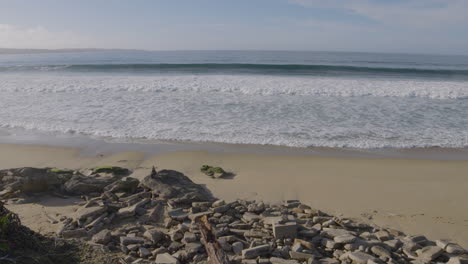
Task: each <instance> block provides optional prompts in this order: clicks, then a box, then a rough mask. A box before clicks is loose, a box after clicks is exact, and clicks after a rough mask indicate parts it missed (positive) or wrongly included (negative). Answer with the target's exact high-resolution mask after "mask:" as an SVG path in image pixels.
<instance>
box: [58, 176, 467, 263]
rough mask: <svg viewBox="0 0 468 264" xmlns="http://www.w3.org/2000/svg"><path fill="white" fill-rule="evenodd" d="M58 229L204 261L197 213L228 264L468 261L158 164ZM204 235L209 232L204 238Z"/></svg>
mask: <svg viewBox="0 0 468 264" xmlns="http://www.w3.org/2000/svg"><path fill="white" fill-rule="evenodd" d="M84 198H85V200H84V201H83V204H82V206H81V207H80V208H79V209H78V210H77V211H76V213H75V215H73V216H70V217H64V218H62V219H60V221H61V227H60V229H59V230H58V234H59V235H60V236H62V237H64V238H81V239H84V240H86V241H88V242H89V243H90V244H92V245H94V246H96V247H99V248H101V249H102V250H104V251H106V252H116V253H117V254H122V255H123V256H122V262H123V263H156V264H177V263H204V262H206V261H207V260H208V253H207V251H206V249H205V244H206V242H207V241H204V239H202V235H201V232H202V230H201V229H200V219H204V220H206V221H207V222H208V223H209V225H210V226H211V228H212V231H213V233H214V236H213V238H212V239H213V240H214V241H215V243H217V245H218V246H219V248H221V249H222V251H223V252H224V254H226V255H227V256H228V259H229V261H230V262H231V263H246V264H257V263H258V264H268V263H272V264H297V263H308V264H309V263H310V264H313V263H318V264H320V263H329V264H333V263H357V264H370V263H449V264H456V263H468V255H467V251H465V250H464V249H463V248H461V247H460V246H458V245H456V244H454V243H450V242H449V241H444V240H439V241H435V242H432V241H429V240H428V239H426V237H424V236H406V235H404V234H403V233H401V232H398V231H395V230H391V229H385V228H380V227H377V226H371V225H367V224H364V223H359V222H356V221H352V220H350V219H343V218H337V217H333V216H329V215H327V214H325V213H323V212H321V211H319V210H316V209H313V208H311V207H309V206H307V205H305V204H302V203H301V202H300V201H297V200H289V201H285V202H284V203H283V204H276V205H270V204H266V203H263V202H255V201H245V200H237V201H233V202H225V201H223V200H214V199H213V197H212V196H211V193H210V192H209V191H207V190H206V189H205V188H203V187H202V186H200V185H197V184H195V183H193V182H192V181H191V180H190V179H189V178H188V177H186V176H185V175H183V174H181V173H179V172H176V171H170V170H163V171H160V172H158V173H153V174H152V175H149V176H147V177H146V178H144V179H143V180H142V182H141V183H140V182H139V181H138V180H136V179H133V178H129V177H123V178H120V179H118V180H116V181H114V182H112V183H111V184H109V185H106V186H104V187H103V192H102V193H101V194H99V195H97V196H94V197H92V196H85V197H84ZM205 237H206V236H205Z"/></svg>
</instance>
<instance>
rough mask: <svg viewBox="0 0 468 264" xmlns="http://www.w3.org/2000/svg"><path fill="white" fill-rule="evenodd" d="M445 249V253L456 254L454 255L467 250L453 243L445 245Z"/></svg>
mask: <svg viewBox="0 0 468 264" xmlns="http://www.w3.org/2000/svg"><path fill="white" fill-rule="evenodd" d="M445 251H447V253H449V254H456V255H460V254H464V253H466V252H467V251H466V250H465V249H464V248H462V247H461V246H459V245H457V244H454V243H451V244H449V245H447V247H446V248H445Z"/></svg>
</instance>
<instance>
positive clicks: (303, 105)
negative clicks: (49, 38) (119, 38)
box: [0, 51, 468, 148]
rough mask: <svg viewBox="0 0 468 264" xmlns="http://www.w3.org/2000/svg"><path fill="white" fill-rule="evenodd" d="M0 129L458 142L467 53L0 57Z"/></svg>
mask: <svg viewBox="0 0 468 264" xmlns="http://www.w3.org/2000/svg"><path fill="white" fill-rule="evenodd" d="M0 106H1V108H2V110H1V111H0V127H2V128H6V129H8V128H14V127H19V128H25V129H32V130H41V131H48V132H54V133H55V132H60V133H83V134H88V135H94V136H105V137H113V138H119V139H122V140H126V139H129V138H136V139H138V138H146V139H159V140H188V141H202V142H204V141H209V142H225V143H241V144H271V145H282V146H295V147H310V146H323V147H352V148H382V147H393V148H408V147H435V146H438V147H455V148H461V147H466V146H468V142H467V137H468V57H467V56H438V55H408V54H370V53H336V52H279V51H277V52H273V51H272V52H270V51H173V52H169V51H166V52H143V51H95V52H77V53H44V54H19V55H0Z"/></svg>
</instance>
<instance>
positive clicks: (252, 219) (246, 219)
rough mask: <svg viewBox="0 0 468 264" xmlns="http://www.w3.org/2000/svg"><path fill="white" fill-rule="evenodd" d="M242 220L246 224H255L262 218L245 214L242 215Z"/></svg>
mask: <svg viewBox="0 0 468 264" xmlns="http://www.w3.org/2000/svg"><path fill="white" fill-rule="evenodd" d="M242 219H244V220H245V221H247V222H255V221H259V220H260V219H262V217H261V216H260V215H258V214H254V213H250V212H245V213H244V215H242Z"/></svg>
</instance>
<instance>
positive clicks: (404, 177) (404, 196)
mask: <svg viewBox="0 0 468 264" xmlns="http://www.w3.org/2000/svg"><path fill="white" fill-rule="evenodd" d="M108 144H111V143H108ZM140 145H141V144H140ZM200 145H203V144H200ZM137 146H139V145H135V148H136V147H137ZM99 147H100V145H94V148H95V149H96V150H98V148H99ZM178 147H180V146H178ZM205 147H206V146H205ZM151 148H155V146H151ZM85 149H86V148H84V149H80V148H77V147H75V148H71V147H63V146H62V147H57V146H44V145H42V146H40V145H32V144H0V168H2V169H7V168H14V167H22V166H31V167H57V168H69V169H82V168H91V167H96V166H114V165H115V166H122V167H126V168H129V169H131V170H132V171H133V174H132V177H135V178H138V179H140V180H141V179H142V178H143V177H144V176H146V174H147V173H148V171H149V170H150V169H151V167H152V166H153V165H155V166H157V167H158V168H159V169H174V170H177V171H180V172H182V173H184V174H185V175H187V176H188V177H189V178H190V179H192V180H193V181H194V182H195V183H199V184H203V185H205V186H206V187H207V188H209V189H210V190H211V191H212V192H213V194H214V195H215V196H216V197H218V198H220V199H225V200H227V201H232V200H236V199H249V200H263V201H271V202H277V201H281V200H285V199H299V200H301V201H304V202H305V203H308V204H310V205H311V206H313V207H316V208H317V209H320V210H323V211H325V212H327V213H331V214H334V215H343V216H346V217H352V218H357V219H361V220H365V221H368V222H372V223H375V224H377V225H379V226H384V227H390V228H394V229H397V230H401V231H403V232H405V233H407V234H410V235H417V234H424V235H427V236H428V237H429V238H431V239H442V238H444V239H452V240H454V241H455V242H457V243H459V244H460V245H461V246H463V247H468V211H466V210H463V207H464V205H466V204H467V203H468V197H467V196H466V194H465V191H466V190H467V189H468V182H467V181H466V172H467V171H468V161H466V160H433V159H403V158H379V157H373V158H364V157H356V156H354V157H349V156H347V157H336V156H317V155H310V154H309V155H298V154H297V153H296V154H295V155H293V154H291V153H285V154H283V155H279V154H265V153H263V154H258V153H242V152H237V153H236V152H234V151H232V150H230V151H225V152H224V153H223V152H217V151H206V150H200V149H199V150H190V149H189V150H178V149H172V151H166V152H161V151H162V150H161V149H155V150H154V151H155V152H156V154H154V153H148V152H145V151H137V150H136V149H134V150H132V149H126V151H118V150H117V149H112V150H113V151H103V152H102V153H101V152H92V151H90V150H89V149H88V150H85ZM106 150H109V149H106ZM203 164H209V165H214V166H221V167H223V168H225V169H226V170H228V171H231V172H233V173H234V174H235V177H233V178H232V179H226V180H215V179H211V178H209V177H207V176H206V175H204V174H202V173H201V172H200V166H201V165H203ZM13 207H14V208H13V210H15V208H17V209H19V210H20V211H21V216H22V218H23V219H24V223H25V224H26V225H33V227H32V228H33V229H35V228H34V226H36V230H41V229H44V226H43V225H41V224H40V223H41V221H42V222H43V223H44V224H48V223H47V219H43V217H42V216H41V215H40V214H39V213H38V212H39V211H40V210H39V211H38V210H32V211H31V212H30V213H29V212H28V210H27V206H26V205H14V206H13ZM55 209H57V208H55ZM41 218H42V220H41Z"/></svg>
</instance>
